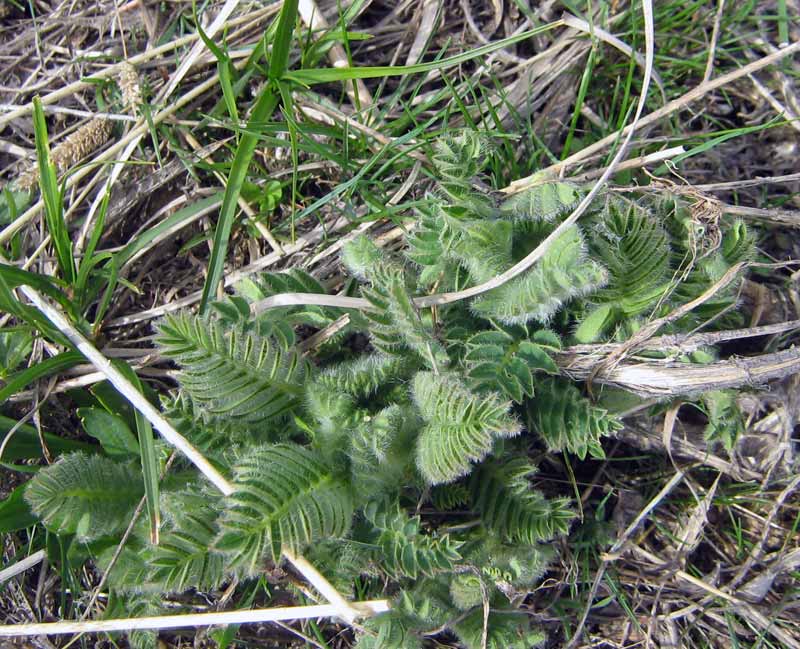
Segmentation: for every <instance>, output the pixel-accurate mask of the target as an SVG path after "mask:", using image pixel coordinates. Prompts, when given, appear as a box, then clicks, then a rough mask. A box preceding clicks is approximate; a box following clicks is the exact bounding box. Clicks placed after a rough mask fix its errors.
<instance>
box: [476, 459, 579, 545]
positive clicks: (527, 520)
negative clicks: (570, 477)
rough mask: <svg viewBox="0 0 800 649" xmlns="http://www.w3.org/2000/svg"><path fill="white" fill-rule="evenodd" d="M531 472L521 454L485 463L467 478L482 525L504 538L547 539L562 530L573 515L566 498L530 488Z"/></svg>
mask: <svg viewBox="0 0 800 649" xmlns="http://www.w3.org/2000/svg"><path fill="white" fill-rule="evenodd" d="M535 472H536V469H535V467H534V466H533V465H532V464H531V463H530V462H529V460H528V459H527V458H524V457H521V458H514V459H510V460H506V461H505V462H490V463H486V464H484V465H483V466H481V468H480V469H479V470H478V471H476V472H475V473H474V474H473V476H472V478H471V480H470V490H471V491H472V499H473V506H474V507H475V508H476V509H477V510H478V511H479V512H480V514H481V519H482V520H483V522H484V523H485V524H486V526H487V527H489V528H490V529H492V530H494V531H496V532H497V533H498V534H500V536H501V537H502V538H503V539H504V540H506V541H509V542H522V543H528V544H529V545H532V544H534V543H536V542H537V541H547V540H549V539H551V538H553V537H554V536H557V535H559V534H564V533H566V531H567V530H568V529H569V524H570V522H571V521H572V519H573V518H574V514H573V513H572V511H571V510H570V508H569V505H568V501H567V500H566V499H563V498H559V499H548V498H546V497H545V496H544V495H542V494H541V493H540V492H539V491H536V490H534V489H533V488H532V487H531V485H530V482H529V479H530V476H531V475H533V474H534V473H535Z"/></svg>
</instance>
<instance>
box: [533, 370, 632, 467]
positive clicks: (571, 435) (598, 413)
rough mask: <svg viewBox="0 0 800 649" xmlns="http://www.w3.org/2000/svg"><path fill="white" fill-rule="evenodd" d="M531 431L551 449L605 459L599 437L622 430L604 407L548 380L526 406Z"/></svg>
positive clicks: (563, 383)
mask: <svg viewBox="0 0 800 649" xmlns="http://www.w3.org/2000/svg"><path fill="white" fill-rule="evenodd" d="M526 408H527V415H528V428H529V429H530V430H535V431H536V432H537V433H539V435H541V436H542V439H544V441H545V443H546V444H547V446H548V448H550V449H551V450H554V451H569V452H570V453H575V455H577V456H578V457H580V458H581V459H583V458H585V457H586V454H587V453H588V454H590V455H591V456H592V457H598V458H602V457H605V453H604V452H603V447H602V445H601V444H600V438H601V437H603V436H604V435H608V434H610V433H612V432H614V431H615V430H618V429H619V428H620V427H621V424H620V423H619V421H618V420H617V419H616V417H613V416H611V415H609V414H608V413H607V411H605V410H603V409H602V408H597V407H596V406H593V405H592V404H591V402H590V401H589V400H588V399H587V398H586V397H584V396H583V395H582V394H581V393H580V390H578V388H576V387H575V385H573V384H572V383H570V382H568V381H564V380H561V379H545V380H543V381H541V382H540V383H538V384H537V392H536V395H535V396H534V398H533V399H531V400H530V401H529V402H528V403H527V406H526Z"/></svg>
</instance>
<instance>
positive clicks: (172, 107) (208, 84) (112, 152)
mask: <svg viewBox="0 0 800 649" xmlns="http://www.w3.org/2000/svg"><path fill="white" fill-rule="evenodd" d="M218 81H219V75H218V74H216V73H215V74H213V75H212V76H211V77H210V78H209V79H208V80H206V81H204V82H203V83H201V84H198V85H197V86H195V87H194V88H192V89H191V90H190V91H189V92H187V93H186V94H185V95H183V96H182V97H181V98H180V99H178V100H176V101H175V102H174V103H172V104H169V105H168V106H167V107H165V108H164V109H163V110H162V111H159V112H158V113H156V114H155V115H153V123H154V124H156V125H157V124H160V123H161V122H163V121H164V120H165V119H166V118H167V117H169V116H171V115H173V114H174V113H176V112H177V111H178V110H180V109H181V108H183V106H185V105H186V104H188V103H190V102H192V101H194V99H196V98H197V97H199V96H200V95H202V94H203V93H205V92H207V91H208V90H210V89H211V88H213V87H214V86H215V85H216V84H217V83H218ZM147 132H148V126H147V124H140V125H139V126H136V127H135V128H133V129H132V130H131V131H130V132H128V134H127V135H126V136H125V137H124V138H122V139H121V140H120V141H119V142H117V143H116V144H114V145H112V146H110V147H109V148H108V149H106V150H105V151H103V153H101V154H99V155H98V156H97V157H96V158H95V162H96V163H101V162H107V161H110V160H114V159H115V156H116V155H117V154H119V153H120V152H121V151H123V149H125V148H126V147H127V146H128V145H129V144H130V143H131V142H132V141H134V140H137V141H138V138H141V137H142V136H143V135H144V134H145V133H147ZM91 171H92V168H91V167H89V166H86V167H83V168H81V169H78V170H76V171H75V173H73V174H71V175H70V176H69V178H67V181H66V187H67V189H70V188H71V187H73V186H75V185H76V184H77V183H78V181H79V180H81V179H82V178H83V177H84V176H86V175H87V174H89V173H91ZM43 208H44V203H43V201H42V200H41V199H40V200H39V201H37V202H36V203H35V204H33V205H32V206H31V207H29V208H28V210H27V211H26V212H25V213H23V214H21V215H20V216H19V217H18V218H17V219H16V220H15V221H14V222H12V223H10V224H9V225H7V226H6V227H5V229H3V230H2V231H0V244H4V243H7V242H8V241H9V239H11V237H13V236H14V234H15V233H17V232H18V231H19V230H21V229H22V228H23V227H25V226H26V225H27V224H28V223H29V222H30V221H32V220H33V219H34V218H35V217H36V216H37V215H38V214H39V213H40V212H41V211H42V209H43Z"/></svg>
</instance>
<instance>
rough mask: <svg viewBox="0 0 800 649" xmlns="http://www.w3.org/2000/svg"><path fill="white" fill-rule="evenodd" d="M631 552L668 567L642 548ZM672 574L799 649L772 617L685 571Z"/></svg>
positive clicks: (783, 644) (794, 648) (792, 638)
mask: <svg viewBox="0 0 800 649" xmlns="http://www.w3.org/2000/svg"><path fill="white" fill-rule="evenodd" d="M633 551H634V552H635V553H636V554H638V555H641V556H642V557H643V558H645V559H647V560H648V561H650V562H651V563H653V564H655V565H657V566H666V565H668V564H667V562H666V561H664V560H663V559H661V558H659V557H657V556H656V555H654V554H652V553H650V552H648V551H647V550H644V549H643V548H640V547H634V548H633ZM673 574H674V576H675V577H677V578H678V579H680V580H682V581H685V582H687V583H689V584H692V585H693V586H695V587H697V588H699V589H701V590H703V591H705V592H707V593H709V594H710V595H712V596H713V597H717V598H719V599H723V600H725V601H726V602H728V603H729V604H730V605H731V606H733V608H734V610H735V611H736V612H737V613H739V614H740V615H742V616H743V617H745V618H747V619H749V620H750V621H751V622H753V623H755V625H756V626H758V627H760V628H761V629H762V630H763V631H765V632H767V633H770V634H772V635H773V636H774V637H775V638H776V639H777V640H779V641H780V642H781V643H782V646H784V647H791V648H792V649H800V643H798V642H797V640H795V639H794V637H792V636H791V635H789V634H788V633H787V632H786V631H784V630H783V629H782V628H780V627H779V626H777V625H776V624H775V620H774V619H772V616H770V617H767V616H766V615H764V614H763V613H761V612H760V611H758V610H756V609H755V608H754V607H753V606H751V605H750V604H748V603H747V602H745V601H744V600H742V599H739V598H738V597H736V596H734V595H731V594H730V593H726V592H725V591H723V590H720V589H719V588H715V587H714V586H712V585H710V584H707V583H706V582H704V581H703V580H702V579H698V578H697V577H695V576H694V575H690V574H689V573H687V572H686V571H685V570H676V571H675V572H674V573H673Z"/></svg>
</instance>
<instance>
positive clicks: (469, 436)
mask: <svg viewBox="0 0 800 649" xmlns="http://www.w3.org/2000/svg"><path fill="white" fill-rule="evenodd" d="M413 394H414V401H415V402H416V404H417V407H418V408H419V410H420V413H421V415H422V418H423V419H424V420H425V422H426V424H425V426H424V428H423V429H422V431H421V432H420V434H419V438H418V439H417V468H418V469H419V471H420V473H421V474H422V476H423V477H424V478H425V480H426V481H427V482H428V483H429V484H441V483H446V482H452V481H454V480H457V479H458V478H460V477H461V476H463V475H466V474H467V473H469V472H470V469H471V468H472V463H473V462H477V461H480V460H482V459H483V458H484V457H486V456H487V455H488V454H489V452H490V451H491V448H492V443H493V441H494V438H495V437H513V436H514V435H517V434H518V433H519V431H520V425H519V422H518V421H517V420H516V419H515V418H514V417H513V416H512V415H511V414H509V411H508V409H509V405H510V404H509V403H508V402H504V401H501V400H500V399H499V398H498V397H497V396H496V395H494V394H491V393H489V394H482V395H477V394H475V393H473V392H471V391H470V390H469V389H468V388H467V387H466V386H465V385H464V384H463V383H462V382H461V381H460V380H459V379H458V378H457V377H456V376H454V375H436V374H433V373H431V372H420V373H418V374H417V376H416V377H415V378H414V383H413Z"/></svg>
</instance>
